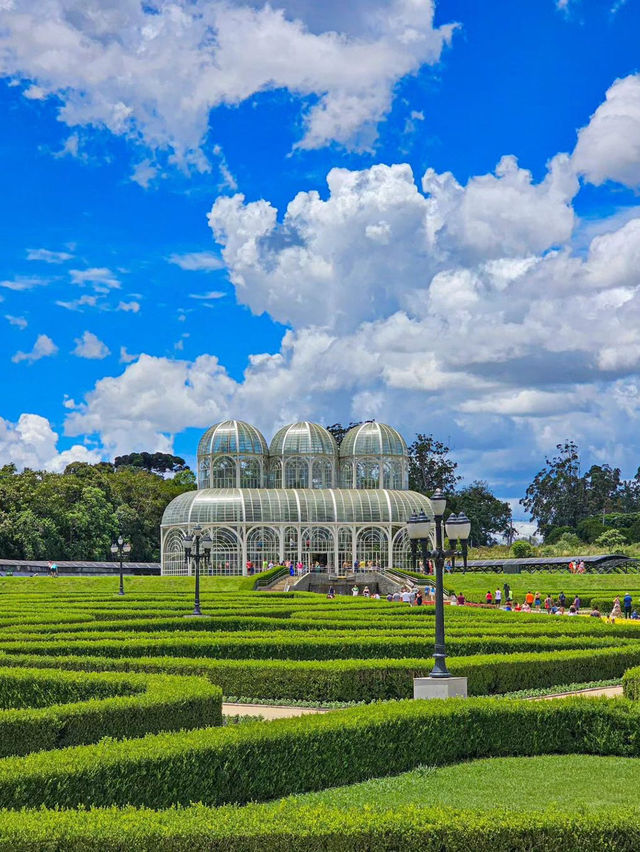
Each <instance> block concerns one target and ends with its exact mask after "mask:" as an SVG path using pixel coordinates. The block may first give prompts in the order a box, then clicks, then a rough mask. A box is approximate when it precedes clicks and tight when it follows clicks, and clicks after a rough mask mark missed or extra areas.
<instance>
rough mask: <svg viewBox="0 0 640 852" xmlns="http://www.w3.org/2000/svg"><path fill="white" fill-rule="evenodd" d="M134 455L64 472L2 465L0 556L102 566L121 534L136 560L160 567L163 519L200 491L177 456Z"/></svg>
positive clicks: (72, 466)
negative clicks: (176, 502) (187, 494)
mask: <svg viewBox="0 0 640 852" xmlns="http://www.w3.org/2000/svg"><path fill="white" fill-rule="evenodd" d="M136 455H140V458H139V459H136V458H133V459H132V458H131V457H124V458H125V461H124V462H123V461H122V460H119V461H118V463H117V464H116V463H114V464H110V463H108V462H100V463H99V464H94V465H90V464H86V463H81V462H74V463H72V464H70V465H68V466H67V467H66V468H65V470H64V472H63V473H49V472H47V471H42V470H29V469H28V468H27V469H25V470H23V471H22V472H21V473H18V471H17V470H16V467H15V465H13V464H8V465H5V466H4V467H0V556H1V557H3V558H6V559H71V560H97V561H101V560H106V559H109V558H111V556H110V547H111V544H112V543H113V541H114V540H115V539H116V538H117V537H118V535H122V536H124V537H125V538H126V539H127V540H128V541H129V542H131V558H132V560H133V561H135V562H158V561H159V560H160V521H161V519H162V513H163V512H164V509H165V507H166V506H167V504H168V503H169V502H170V501H171V500H173V498H174V497H177V496H178V494H181V493H182V492H183V491H190V490H191V489H193V488H194V487H195V477H194V475H193V473H192V472H191V471H190V470H189V469H188V468H186V465H185V462H184V459H180V458H179V457H177V456H170V455H168V454H160V455H161V456H163V458H161V459H159V458H158V455H159V454H157V453H155V454H153V453H152V454H148V453H142V454H136ZM143 456H146V458H142V457H143ZM168 471H171V472H172V473H175V475H174V476H173V478H165V476H164V475H163V474H166V473H167V472H168Z"/></svg>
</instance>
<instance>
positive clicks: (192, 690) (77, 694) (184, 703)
mask: <svg viewBox="0 0 640 852" xmlns="http://www.w3.org/2000/svg"><path fill="white" fill-rule="evenodd" d="M91 695H93V696H94V697H92V698H91V697H88V696H91ZM78 699H80V700H78ZM62 702H68V703H62ZM0 704H2V706H4V707H8V708H10V709H3V710H0V757H6V756H7V755H25V754H28V753H29V752H33V751H39V750H42V749H59V748H64V747H66V746H74V745H80V744H86V743H94V742H98V741H99V740H100V739H102V738H103V737H118V738H122V737H132V736H133V737H136V736H143V735H144V734H147V733H154V732H157V731H175V730H181V729H189V728H197V727H200V726H201V725H220V724H221V723H222V690H221V689H220V687H219V686H216V685H214V684H212V683H210V682H209V681H208V680H206V679H205V678H202V677H178V676H172V675H164V674H163V675H152V674H128V675H125V674H117V673H114V672H104V673H101V674H86V673H83V674H82V675H80V674H77V673H74V672H69V671H52V670H42V669H41V668H31V669H16V668H9V669H7V668H1V669H0ZM12 704H13V705H14V706H13V707H12V706H11V705H12ZM43 705H48V706H43ZM55 754H56V753H55V752H54V755H55Z"/></svg>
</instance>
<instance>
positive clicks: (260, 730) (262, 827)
mask: <svg viewBox="0 0 640 852" xmlns="http://www.w3.org/2000/svg"><path fill="white" fill-rule="evenodd" d="M455 579H456V581H458V580H460V579H462V578H459V577H456V578H455ZM464 579H465V582H468V583H469V593H470V595H472V594H475V591H474V589H475V588H476V587H475V586H474V584H477V589H478V595H479V596H480V595H481V590H482V588H483V586H482V585H480V584H479V583H478V580H480V581H481V582H484V581H483V580H482V578H478V577H476V576H473V575H468V576H467V577H465V578H464ZM520 579H521V578H518V577H515V578H513V584H512V587H513V585H515V583H516V582H519V581H520ZM522 579H523V581H524V582H525V583H526V582H528V578H527V579H524V578H522ZM620 579H621V578H620V577H619V576H617V577H616V576H598V575H583V576H572V577H571V578H570V582H571V587H570V588H565V589H564V591H565V593H566V594H567V595H569V594H570V593H571V594H575V592H580V594H581V596H584V598H589V596H591V597H592V598H594V599H595V597H596V596H600V598H602V599H603V600H611V599H612V596H613V593H614V592H616V593H617V592H620V591H625V590H626V589H620V587H619V586H616V585H615V583H616V582H618V583H619V582H620ZM630 579H631V577H626V578H622V580H623V582H627V581H629V580H630ZM253 582H254V581H253V578H241V577H238V578H220V579H217V578H210V577H205V578H203V581H202V589H201V599H202V608H203V612H204V613H205V614H206V615H207V616H209V617H207V618H202V619H190V618H184V615H186V614H188V613H190V612H191V611H192V607H193V597H192V595H193V586H192V580H191V579H190V578H182V577H170V578H160V577H158V578H154V577H149V578H142V577H140V578H128V579H127V583H126V594H125V596H124V597H119V596H118V595H115V594H114V592H115V591H116V590H117V580H115V579H114V578H91V579H89V578H86V579H81V578H78V579H67V578H57V579H53V578H48V577H47V578H44V577H43V578H28V579H27V578H10V577H9V578H0V707H2V708H3V709H0V740H2V742H3V744H4V745H3V748H4V750H3V751H0V802H2V805H3V807H4V808H5V810H3V811H0V850H4V849H7V850H11V852H13V850H30V852H32V850H34V849H38V848H43V849H44V848H46V849H47V850H50V849H53V850H61V852H62V850H65V852H67V850H72V852H75V850H78V852H79V850H83V852H85V850H88V849H95V850H101V852H102V850H105V849H106V850H111V849H113V850H123V852H124V850H125V849H130V848H136V849H141V850H147V849H148V850H152V849H153V850H154V852H156V850H163V849H166V850H174V849H178V850H180V849H185V850H186V849H188V850H189V852H192V850H194V849H196V850H197V849H203V850H204V849H208V850H209V849H220V850H223V849H224V850H250V849H251V850H256V849H260V850H267V852H269V850H276V849H277V850H282V849H283V848H287V849H315V850H320V849H322V850H324V849H336V850H344V852H346V850H351V849H363V850H364V849H380V850H382V849H395V848H403V849H404V848H418V846H420V848H421V849H422V848H427V849H428V848H430V847H429V844H432V845H431V848H433V849H436V848H438V849H440V848H442V847H443V846H445V847H446V848H447V850H449V849H457V848H459V849H462V848H463V846H464V845H465V844H466V847H465V848H467V849H468V848H469V844H470V843H472V839H471V835H470V834H469V832H470V831H471V829H470V828H469V826H470V825H471V826H472V827H473V831H474V833H473V846H474V848H478V849H486V850H489V849H492V850H493V849H505V850H506V849H520V848H522V849H530V848H536V849H538V848H553V849H554V850H557V849H563V848H567V849H569V848H571V849H574V848H580V847H576V846H575V845H573V846H566V845H565V846H563V843H565V840H564V833H563V832H560V831H559V830H558V828H557V825H556V822H557V821H554V820H549V818H548V816H546V814H547V813H548V811H547V800H546V799H544V797H543V796H540V797H538V799H536V795H535V792H534V791H535V789H537V787H536V785H535V779H536V778H539V777H542V776H545V777H548V778H549V779H550V786H549V789H548V795H549V796H550V795H551V794H552V790H553V789H554V788H553V784H558V785H560V784H562V783H563V782H562V779H563V778H566V772H567V771H568V768H569V766H575V767H576V772H577V773H582V775H581V776H580V777H581V778H582V780H581V781H580V785H579V786H580V790H581V791H582V793H581V795H582V798H580V796H577V797H574V798H573V799H572V798H571V797H569V798H568V799H567V800H566V801H565V802H564V803H563V818H564V819H565V820H566V821H567V824H569V825H572V826H575V827H576V831H578V832H579V836H580V842H584V844H585V845H584V847H583V848H585V849H594V850H595V849H600V848H625V847H623V846H616V845H612V838H615V837H618V836H621V835H622V836H624V837H626V838H629V839H630V840H629V842H631V840H635V841H636V846H635V847H634V846H629V847H627V848H637V841H638V840H639V837H638V829H637V828H636V826H637V825H638V824H640V813H636V810H635V806H634V804H633V802H631V801H630V800H628V799H623V798H620V799H619V800H616V798H615V793H614V787H613V786H611V785H610V786H611V789H610V790H608V791H607V796H608V798H606V802H607V815H608V819H605V816H604V813H603V812H602V809H600V810H598V809H592V811H588V812H585V804H584V803H585V801H586V799H585V797H588V796H590V795H592V793H591V789H592V788H590V787H589V785H588V783H587V780H588V777H589V773H591V774H592V775H594V773H595V772H596V771H602V772H606V773H612V774H613V775H614V777H617V776H618V775H619V776H620V777H623V778H626V779H629V778H635V777H636V776H635V774H634V773H636V772H637V769H636V766H637V765H638V764H637V763H636V761H638V762H640V745H639V744H638V738H637V734H636V732H637V729H638V725H639V724H640V709H639V706H638V704H637V702H636V700H635V699H636V698H637V695H638V694H640V689H639V688H638V686H637V684H638V683H639V682H640V678H639V677H638V674H637V672H638V670H640V623H636V622H632V621H626V622H625V621H621V622H620V621H618V622H617V623H615V624H610V623H605V622H604V621H601V620H598V619H591V618H586V617H577V618H568V617H564V618H560V617H558V618H555V617H551V616H547V615H546V614H545V615H542V614H530V615H528V614H523V613H508V612H504V611H501V610H495V609H486V608H483V607H447V608H446V624H447V643H448V645H447V647H448V651H449V653H450V656H449V659H448V662H449V667H450V670H451V672H452V673H453V674H455V675H464V676H466V677H467V678H468V685H469V694H470V696H471V697H470V698H469V699H468V700H466V701H461V700H451V701H445V702H415V701H412V700H409V701H407V700H403V699H408V698H410V697H411V695H412V688H413V686H412V685H413V678H414V677H416V676H424V675H426V674H427V673H428V672H429V671H430V669H431V667H432V659H431V653H432V651H433V641H434V618H433V607H427V606H423V607H408V606H406V605H404V604H401V603H388V602H387V601H386V600H372V599H363V598H362V597H357V598H352V597H344V598H337V599H334V600H328V599H327V598H325V597H322V596H319V595H314V594H311V593H297V592H296V593H288V594H279V593H265V592H256V591H253V590H252V588H251V587H252V585H253ZM529 582H530V581H529ZM484 584H485V585H486V582H485V583H484ZM567 586H569V582H567ZM485 591H486V589H485ZM546 591H548V589H547V588H544V592H545V593H546ZM630 591H631V593H632V594H634V595H635V594H636V588H635V587H634V586H633V584H632V586H631V588H630ZM637 594H638V596H639V598H640V589H639V590H638V591H637ZM625 672H626V673H627V674H626V675H625ZM623 676H624V683H625V695H626V696H627V697H624V698H620V699H616V700H606V699H603V700H590V699H585V698H575V699H562V700H559V699H558V700H552V701H548V702H530V701H514V700H511V699H506V698H503V697H501V696H503V695H504V694H506V693H510V692H514V691H517V690H522V689H530V690H536V689H544V688H551V687H554V686H560V685H564V684H569V683H587V682H597V681H611V680H616V681H617V682H620V681H621V680H622V678H623ZM223 695H225V696H236V697H243V696H244V697H246V699H251V700H252V701H254V702H260V701H265V702H268V701H270V702H273V701H278V702H284V703H286V702H287V701H300V702H310V701H311V702H318V703H319V704H321V705H327V704H328V703H330V702H345V703H351V702H357V703H358V704H359V706H358V707H355V708H352V709H348V708H347V709H340V710H332V711H331V712H330V713H325V714H322V715H316V716H305V717H301V718H298V719H285V720H279V721H273V722H261V721H257V722H248V723H246V724H242V725H228V726H226V727H222V726H220V721H221V702H222V696H223ZM489 696H494V697H489ZM124 737H126V740H125V739H124ZM544 755H548V757H544V758H543V757H542V756H544ZM553 755H563V756H564V757H561V758H558V757H557V756H556V757H554V756H553ZM569 755H576V756H575V757H574V756H571V757H568V756H569ZM513 757H517V758H518V760H517V761H512V763H509V762H508V761H507V762H506V764H505V762H504V760H503V759H504V758H513ZM494 759H495V760H496V762H493V761H494ZM469 760H480V761H482V762H481V763H478V764H465V766H471V767H472V768H471V769H470V770H469V771H470V772H471V773H472V774H471V776H469V777H470V779H471V780H470V781H469V784H471V783H472V781H473V780H474V779H475V781H474V783H477V785H478V789H480V790H481V789H484V788H483V785H485V786H486V788H487V789H489V788H490V787H492V785H493V787H494V788H495V783H494V782H495V777H496V773H498V774H500V776H501V777H503V778H506V777H510V778H512V781H510V782H509V785H508V786H507V787H506V788H505V789H504V790H503V793H504V795H503V797H502V798H500V796H499V795H498V794H497V793H496V795H495V796H494V797H493V798H492V797H488V798H487V800H486V802H485V804H486V807H482V806H480V805H478V803H477V802H476V801H473V802H472V801H471V800H469V797H468V796H467V795H466V793H465V789H466V788H465V786H464V784H463V783H462V781H460V780H459V776H464V774H465V772H466V771H467V770H465V769H462V768H460V766H459V764H460V762H461V761H469ZM563 760H564V761H569V763H568V764H567V768H566V769H565V768H564V767H565V764H564V763H563V762H562V761H563ZM529 761H533V762H529ZM536 761H537V762H536ZM545 761H547V762H545ZM589 761H596V762H595V763H589ZM598 761H602V762H601V763H598ZM510 766H514V767H515V768H514V769H510V768H509V767H510ZM420 767H446V768H441V769H438V770H434V769H429V770H425V769H420ZM527 767H530V769H527ZM595 767H601V769H600V770H596V769H595ZM406 772H410V773H412V774H411V775H410V776H406V777H404V778H403V777H402V776H400V777H392V776H398V775H399V773H406ZM439 772H444V773H449V774H444V775H442V776H439V775H438V773H439ZM456 773H458V775H456ZM563 773H564V774H563ZM439 778H441V780H442V784H441V789H442V795H441V796H440V797H438V796H437V795H436V793H435V792H434V791H435V788H436V787H438V783H439V781H438V779H439ZM527 778H529V779H533V780H532V781H531V784H532V785H533V786H532V787H531V791H530V795H531V796H532V797H533V799H532V801H528V804H527V814H526V817H527V818H526V819H525V818H524V817H522V813H521V811H520V810H518V809H517V803H518V797H519V793H518V791H519V790H520V789H522V788H523V787H525V786H526V785H527ZM375 779H378V780H375ZM553 779H556V780H553ZM363 782H366V784H365V786H364V787H359V788H357V789H351V788H350V789H348V790H341V789H338V790H334V789H331V791H330V792H325V791H327V790H328V789H329V788H336V787H340V788H342V787H344V785H351V784H362V783H363ZM367 785H368V786H367ZM376 785H378V786H376ZM592 786H595V780H594V785H592ZM383 790H386V791H387V793H386V794H385V793H383V792H382V791H383ZM456 790H458V797H457V798H456ZM309 794H312V798H309V799H306V798H304V796H306V795H309ZM509 795H511V798H509ZM278 796H285V797H294V798H292V799H286V800H284V801H279V802H269V801H268V800H270V799H273V798H274V797H278ZM299 796H302V798H297V797H299ZM313 796H315V797H319V798H313ZM341 797H342V799H341ZM350 797H351V804H349V799H350ZM396 799H397V801H398V806H397V807H395V806H394V809H393V810H392V809H391V804H392V803H393V802H395V801H396ZM198 802H199V803H200V804H199V805H192V803H198ZM249 802H251V804H248V803H249ZM423 802H428V803H429V812H428V813H426V812H425V811H424V810H423V805H422V804H421V803H423ZM386 803H389V807H387V806H386ZM365 804H366V805H367V806H366V807H365ZM41 805H42V806H43V807H44V810H33V809H34V808H39V806H41ZM78 806H81V807H82V808H85V807H93V808H97V810H81V809H80V810H79V809H78ZM176 807H179V808H181V810H176ZM22 808H26V810H21V809H22ZM57 808H64V809H67V810H56V809H57ZM374 812H375V815H374ZM399 814H400V815H401V814H404V815H405V816H406V819H404V821H403V820H402V819H400V817H399ZM403 826H404V828H403ZM406 826H413V827H414V828H413V829H412V830H411V832H410V833H411V839H410V843H409V845H407V844H405V843H404V841H402V840H401V838H402V836H403V834H402V832H403V831H404V830H405V829H406ZM414 830H415V832H414ZM536 831H537V834H536ZM540 832H542V836H543V838H544V843H547V841H548V846H546V847H545V846H544V843H543V845H542V846H540V845H536V843H535V842H534V840H535V839H536V838H537V839H538V840H539V839H540ZM414 833H415V837H414ZM418 840H419V841H420V843H418ZM414 841H415V843H414ZM411 843H414V846H413V847H412V846H411V845H410V844H411ZM599 844H600V845H599ZM602 844H605V845H604V846H603V845H602ZM606 844H608V846H607V845H606Z"/></svg>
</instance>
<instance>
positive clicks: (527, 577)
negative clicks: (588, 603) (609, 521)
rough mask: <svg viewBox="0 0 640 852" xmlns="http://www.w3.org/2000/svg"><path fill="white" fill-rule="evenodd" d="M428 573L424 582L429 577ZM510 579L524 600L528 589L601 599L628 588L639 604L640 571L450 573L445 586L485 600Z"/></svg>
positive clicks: (516, 594) (514, 591) (569, 598)
mask: <svg viewBox="0 0 640 852" xmlns="http://www.w3.org/2000/svg"><path fill="white" fill-rule="evenodd" d="M427 579H429V578H426V577H425V582H426V581H427ZM505 583H509V586H510V587H511V592H512V594H513V597H514V598H515V600H518V601H520V602H522V601H523V600H524V596H525V595H526V593H527V592H529V591H530V592H533V593H534V594H535V593H536V592H540V594H541V595H542V600H543V601H544V598H545V597H546V595H547V593H549V594H551V596H552V597H557V596H558V594H559V593H560V592H564V593H565V595H566V596H567V601H568V602H572V601H573V598H574V597H575V595H576V594H579V595H581V596H584V597H587V596H588V597H592V596H595V597H597V598H598V600H601V599H603V598H604V599H605V600H608V599H611V603H612V604H613V599H614V597H615V596H616V595H620V596H621V597H622V596H623V595H624V594H625V593H626V592H629V593H630V594H631V595H632V597H633V598H634V602H635V603H636V604H638V606H640V574H551V573H549V572H548V571H537V572H535V573H533V574H458V573H456V574H449V575H447V576H446V577H445V578H444V585H445V588H446V589H447V590H448V591H450V590H451V589H453V590H454V591H455V592H456V593H460V592H462V593H463V594H464V596H465V597H466V598H467V600H471V601H478V602H481V603H484V600H485V595H486V593H487V592H488V591H490V592H491V593H492V594H495V591H496V589H498V588H500V589H502V587H503V586H504V584H505Z"/></svg>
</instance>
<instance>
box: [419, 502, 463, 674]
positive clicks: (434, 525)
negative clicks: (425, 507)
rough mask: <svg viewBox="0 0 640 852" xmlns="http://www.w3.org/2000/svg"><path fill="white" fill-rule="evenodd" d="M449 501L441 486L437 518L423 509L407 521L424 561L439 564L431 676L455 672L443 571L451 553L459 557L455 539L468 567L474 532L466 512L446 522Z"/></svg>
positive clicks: (435, 503)
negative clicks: (446, 619)
mask: <svg viewBox="0 0 640 852" xmlns="http://www.w3.org/2000/svg"><path fill="white" fill-rule="evenodd" d="M446 505H447V500H446V497H445V496H444V494H443V493H442V491H440V489H438V490H437V491H436V492H435V494H434V495H433V497H432V498H431V506H432V507H433V514H434V519H433V521H431V520H430V519H429V518H428V517H427V516H426V515H425V513H424V512H423V511H422V512H420V514H418V515H412V516H411V518H410V519H409V521H408V523H407V529H408V533H409V539H410V540H411V541H412V542H413V541H415V542H417V544H418V545H420V546H421V549H422V559H423V564H424V565H425V567H426V565H427V562H428V559H429V558H431V559H433V561H434V562H435V568H436V642H435V653H434V655H433V657H434V660H435V662H434V666H433V669H432V671H431V674H430V675H429V677H430V678H450V677H451V673H450V672H449V670H448V669H447V663H446V652H445V634H444V600H443V596H444V588H443V577H442V575H443V571H444V561H445V559H446V558H447V557H452V558H455V556H456V551H455V543H456V542H458V541H459V542H460V544H461V547H462V554H461V555H462V557H463V559H464V567H465V568H466V564H467V540H468V538H469V533H470V532H471V523H470V521H469V519H468V518H467V517H466V515H465V514H464V513H462V512H461V513H460V514H459V515H450V516H449V518H448V519H447V522H446V524H444V523H443V521H444V510H445V508H446ZM443 526H444V527H445V532H446V535H447V538H448V539H449V542H450V543H451V544H452V546H453V549H452V550H445V549H444V546H443V544H444V536H443V534H442V532H443ZM434 531H435V537H436V546H435V550H431V551H430V550H429V547H428V545H429V543H430V540H431V536H432V535H433V533H434Z"/></svg>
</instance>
